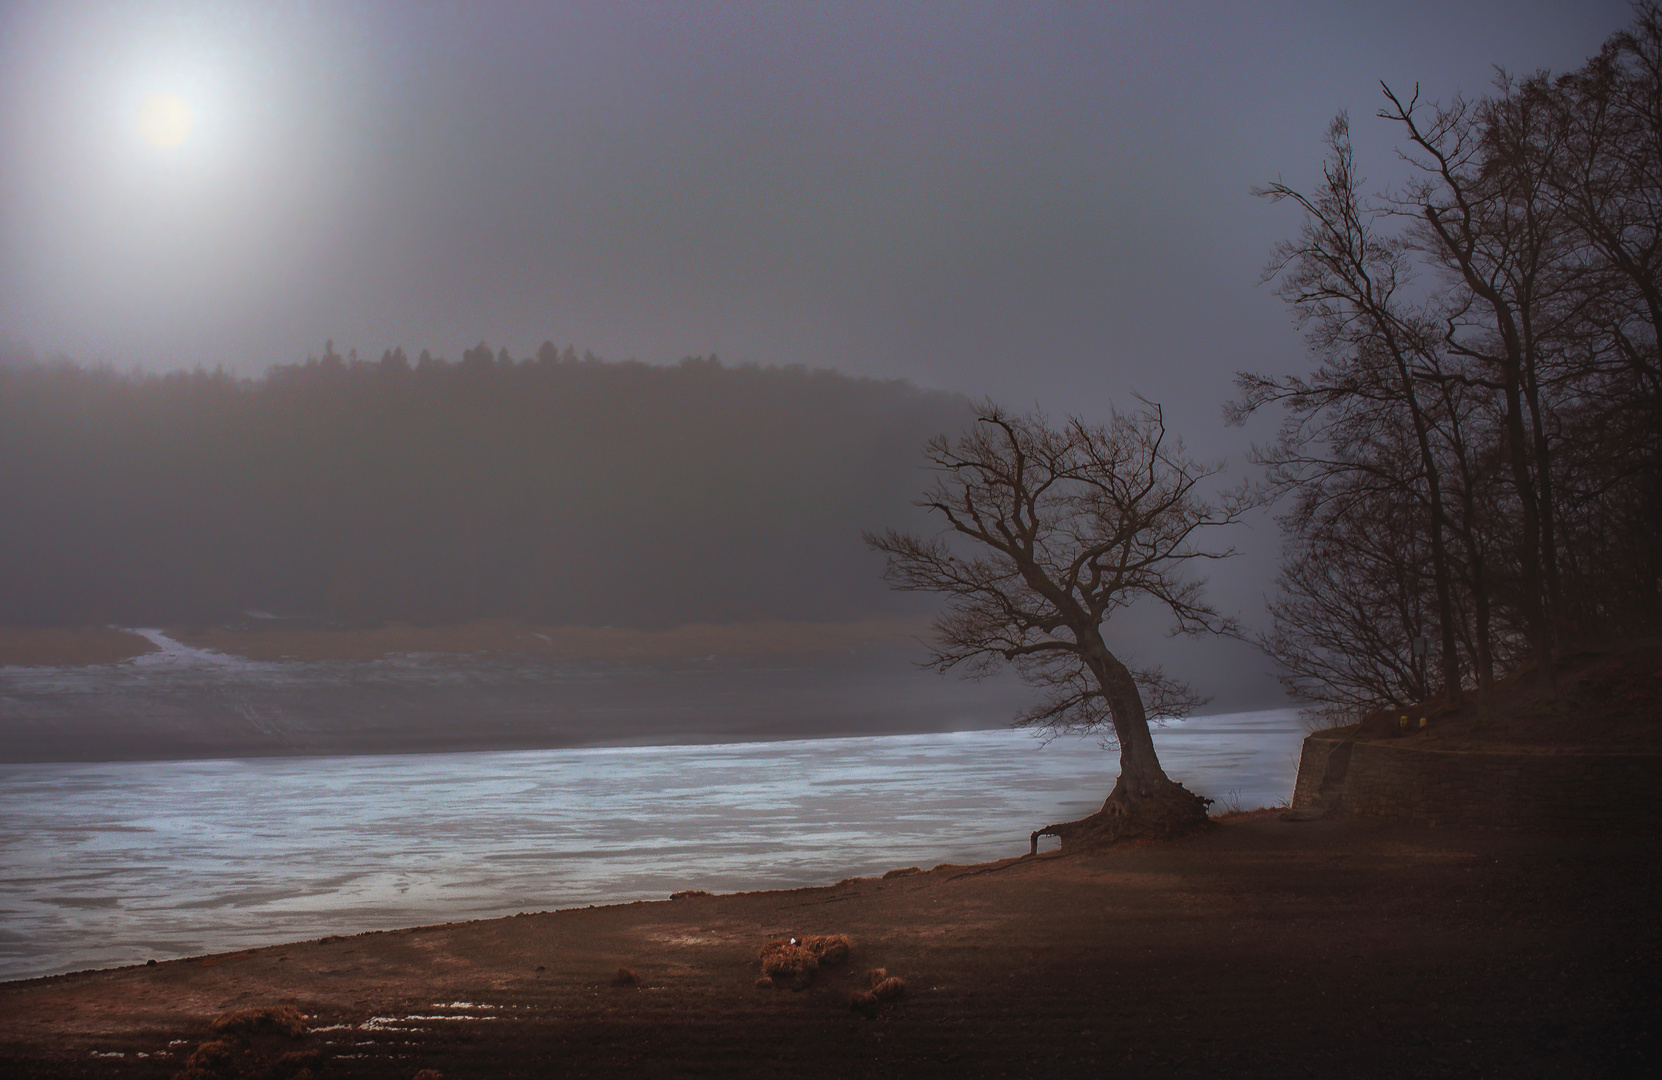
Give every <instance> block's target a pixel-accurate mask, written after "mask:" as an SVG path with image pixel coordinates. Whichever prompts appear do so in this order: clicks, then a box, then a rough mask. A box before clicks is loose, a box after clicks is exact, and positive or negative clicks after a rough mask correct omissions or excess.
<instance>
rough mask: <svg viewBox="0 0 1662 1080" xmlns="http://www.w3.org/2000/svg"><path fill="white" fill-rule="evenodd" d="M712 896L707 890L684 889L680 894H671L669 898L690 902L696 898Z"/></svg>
mask: <svg viewBox="0 0 1662 1080" xmlns="http://www.w3.org/2000/svg"><path fill="white" fill-rule="evenodd" d="M710 895H712V894H711V893H710V892H709V890H707V889H682V890H681V891H680V892H672V893H670V894H669V898H670V899H671V900H690V899H692V898H693V897H695V896H710Z"/></svg>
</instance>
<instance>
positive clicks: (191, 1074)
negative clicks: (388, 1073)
mask: <svg viewBox="0 0 1662 1080" xmlns="http://www.w3.org/2000/svg"><path fill="white" fill-rule="evenodd" d="M208 1030H209V1031H210V1032H211V1033H212V1034H213V1035H214V1038H211V1039H208V1040H207V1041H205V1042H203V1043H202V1044H201V1045H200V1046H198V1047H197V1048H196V1049H195V1050H192V1051H191V1053H190V1056H189V1057H187V1058H185V1062H184V1068H182V1069H180V1070H179V1072H177V1073H175V1074H174V1080H225V1078H229V1077H244V1076H261V1077H268V1078H270V1080H311V1077H312V1076H313V1075H314V1072H315V1070H316V1069H319V1068H321V1067H322V1064H323V1058H324V1054H323V1052H322V1051H321V1050H306V1049H300V1050H295V1049H290V1047H291V1046H292V1045H293V1043H294V1041H296V1040H299V1039H304V1038H305V1037H306V1018H305V1017H304V1016H301V1015H300V1013H299V1011H298V1010H296V1009H293V1008H290V1007H289V1006H287V1005H279V1006H275V1007H271V1008H262V1009H238V1010H236V1011H235V1012H228V1013H221V1014H220V1015H219V1016H216V1017H214V1018H213V1020H211V1021H210V1022H209V1023H208Z"/></svg>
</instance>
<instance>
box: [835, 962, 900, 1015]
mask: <svg viewBox="0 0 1662 1080" xmlns="http://www.w3.org/2000/svg"><path fill="white" fill-rule="evenodd" d="M866 985H867V986H868V987H869V988H870V989H866V990H856V991H854V993H852V994H850V995H849V998H848V1007H849V1008H851V1009H853V1010H854V1011H855V1012H857V1013H864V1014H865V1015H866V1016H873V1015H876V1013H877V1009H878V1006H880V1005H882V1004H883V1003H884V1002H888V1001H894V1000H896V999H898V998H901V997H904V996H905V994H906V981H905V980H904V979H897V978H895V977H894V976H892V975H890V974H889V972H888V969H887V968H872V969H871V970H870V971H868V972H866Z"/></svg>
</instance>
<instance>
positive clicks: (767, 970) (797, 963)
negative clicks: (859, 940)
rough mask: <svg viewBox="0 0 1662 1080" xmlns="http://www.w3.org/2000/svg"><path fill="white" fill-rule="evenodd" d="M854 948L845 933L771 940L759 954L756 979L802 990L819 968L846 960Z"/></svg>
mask: <svg viewBox="0 0 1662 1080" xmlns="http://www.w3.org/2000/svg"><path fill="white" fill-rule="evenodd" d="M853 947H854V946H853V943H852V942H850V941H849V940H848V935H846V934H826V935H822V936H818V937H805V938H801V939H797V938H792V939H790V940H789V941H770V942H768V943H767V944H766V945H763V946H762V950H761V952H760V953H759V954H758V959H760V960H761V962H762V977H761V978H760V979H757V980H756V985H757V986H758V987H764V988H765V987H770V986H779V985H786V986H789V987H790V988H791V989H792V990H801V989H803V988H804V987H806V986H807V985H808V983H809V982H810V981H812V980H813V977H814V972H816V971H818V970H819V969H820V968H822V967H835V966H837V965H838V964H841V963H845V962H846V961H847V960H848V956H849V953H850V951H852V949H853Z"/></svg>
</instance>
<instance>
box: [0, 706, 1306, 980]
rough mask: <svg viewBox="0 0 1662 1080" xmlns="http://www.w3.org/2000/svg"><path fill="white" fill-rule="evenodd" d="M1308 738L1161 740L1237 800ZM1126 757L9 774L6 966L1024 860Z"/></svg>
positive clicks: (1090, 748)
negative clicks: (1036, 837) (1037, 838)
mask: <svg viewBox="0 0 1662 1080" xmlns="http://www.w3.org/2000/svg"><path fill="white" fill-rule="evenodd" d="M1303 735H1304V728H1303V725H1302V724H1301V723H1300V721H1299V719H1298V715H1297V712H1296V710H1292V709H1279V710H1272V711H1267V712H1253V713H1234V714H1227V715H1221V716H1208V717H1197V718H1194V719H1191V720H1187V721H1181V722H1174V723H1170V724H1167V725H1165V726H1164V727H1162V728H1159V729H1158V730H1156V732H1155V744H1156V747H1157V748H1158V750H1159V752H1160V755H1161V760H1162V762H1163V763H1164V764H1165V766H1166V769H1167V771H1168V772H1169V773H1170V774H1171V775H1172V776H1173V777H1175V778H1177V779H1179V780H1182V781H1183V782H1184V783H1186V784H1187V785H1188V786H1189V787H1190V788H1191V789H1192V790H1195V791H1197V792H1199V793H1201V794H1204V795H1207V796H1210V797H1212V798H1214V799H1216V800H1218V803H1219V805H1218V806H1214V807H1213V810H1214V812H1217V811H1218V810H1219V809H1220V808H1230V807H1234V806H1239V807H1242V808H1251V807H1255V806H1263V805H1274V804H1277V803H1280V802H1285V801H1286V800H1288V799H1289V798H1290V796H1291V794H1292V788H1293V781H1294V777H1295V773H1296V770H1297V762H1298V752H1299V746H1300V743H1301V740H1302V738H1303ZM1117 771H1118V761H1117V754H1116V753H1114V752H1111V751H1104V750H1103V749H1102V748H1101V747H1100V746H1098V745H1097V743H1096V741H1095V740H1091V739H1073V738H1070V739H1058V740H1055V741H1053V742H1051V743H1049V744H1041V743H1040V742H1039V741H1038V740H1037V739H1035V738H1034V737H1033V736H1032V735H1030V734H1027V733H1024V732H1016V731H1010V730H994V731H968V732H956V733H944V734H923V735H895V736H874V737H859V738H838V739H803V740H795V741H781V742H748V743H729V744H722V745H704V746H637V747H604V748H587V749H563V750H524V751H500V752H484V753H456V754H408V755H383V756H356V757H296V758H261V759H236V760H207V761H162V762H123V763H97V764H22V765H0V867H3V868H0V978H3V979H16V978H27V977H31V976H36V975H46V974H53V973H57V972H64V971H73V970H78V969H83V968H91V967H111V966H116V965H121V964H131V963H142V962H143V961H144V960H147V959H151V958H155V959H170V958H174V957H180V956H192V955H199V954H202V953H206V952H218V951H227V950H233V949H240V948H247V947H251V946H257V945H267V944H276V943H279V942H283V941H292V940H300V939H307V938H315V937H319V936H321V935H324V934H332V933H333V934H343V933H356V932H358V931H363V930H376V929H391V928H394V927H399V926H412V925H419V924H424V923H434V922H450V921H460V920H465V919H479V918H491V917H496V916H501V915H512V914H514V913H516V912H519V911H541V910H550V909H555V908H564V907H573V906H581V905H585V904H597V903H615V902H626V901H631V900H640V899H663V898H665V897H667V896H668V895H669V893H671V892H673V891H676V890H680V889H708V890H710V891H712V892H731V891H736V890H744V889H778V888H793V887H799V886H805V885H823V884H830V883H832V882H835V881H837V880H839V879H841V878H844V877H851V876H866V875H873V874H881V873H883V872H884V871H887V870H890V869H894V868H897V867H905V866H914V865H915V866H922V867H925V868H927V867H929V866H933V865H935V864H938V863H943V862H950V863H968V862H982V861H986V860H990V859H998V858H1004V857H1008V856H1013V855H1020V854H1022V853H1024V852H1026V850H1027V846H1028V839H1027V838H1028V834H1029V833H1030V832H1032V831H1033V830H1034V829H1036V828H1039V827H1040V826H1043V825H1048V824H1051V823H1053V822H1059V821H1066V820H1071V819H1074V818H1078V817H1082V816H1084V815H1085V814H1088V813H1090V812H1092V811H1093V810H1095V809H1096V808H1097V807H1098V806H1099V805H1100V804H1101V802H1102V799H1103V798H1104V797H1105V796H1106V795H1107V793H1108V791H1109V788H1110V787H1111V785H1112V782H1113V777H1114V775H1115V773H1116V772H1117Z"/></svg>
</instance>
